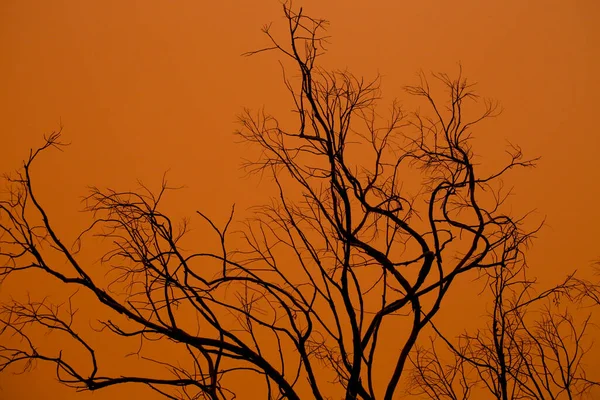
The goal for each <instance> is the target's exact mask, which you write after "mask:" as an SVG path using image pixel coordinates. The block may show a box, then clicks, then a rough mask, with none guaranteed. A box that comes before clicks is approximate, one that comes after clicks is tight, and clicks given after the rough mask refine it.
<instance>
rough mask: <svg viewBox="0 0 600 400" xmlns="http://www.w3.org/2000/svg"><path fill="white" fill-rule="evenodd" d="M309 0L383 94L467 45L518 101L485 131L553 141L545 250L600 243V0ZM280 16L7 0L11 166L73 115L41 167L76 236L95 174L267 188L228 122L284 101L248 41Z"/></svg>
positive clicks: (195, 204)
mask: <svg viewBox="0 0 600 400" xmlns="http://www.w3.org/2000/svg"><path fill="white" fill-rule="evenodd" d="M295 4H296V5H303V6H304V9H305V11H306V12H308V13H309V14H312V15H314V16H318V17H323V18H326V19H328V20H330V21H331V29H330V33H331V35H332V39H331V44H330V46H329V49H330V52H329V55H328V56H327V59H326V62H327V65H329V66H334V67H338V68H349V69H350V70H352V71H354V72H355V73H357V74H361V75H365V76H368V77H373V76H375V74H377V73H379V74H381V76H382V79H383V80H382V89H383V95H384V100H386V101H389V100H391V99H393V98H395V97H397V98H398V99H399V100H400V101H404V100H405V99H406V95H404V94H403V92H402V91H401V88H402V86H403V85H406V84H413V83H415V82H416V73H417V72H418V71H419V70H420V69H422V70H424V71H436V72H437V71H442V72H447V73H449V74H454V73H455V72H456V71H457V65H458V63H459V62H460V63H461V64H462V66H463V70H464V73H465V75H466V76H468V77H469V79H471V80H473V81H477V82H479V92H480V93H482V94H483V95H485V96H487V97H493V98H495V99H497V100H499V101H500V102H501V103H502V105H503V107H504V112H503V114H502V115H501V116H500V117H499V118H497V119H495V120H493V121H491V122H487V123H486V125H485V129H486V131H485V132H481V134H482V135H485V137H486V138H487V137H489V141H488V142H487V143H486V145H487V147H488V148H490V149H496V148H497V146H502V145H504V144H505V142H506V141H507V140H508V141H511V142H515V143H518V144H519V145H521V146H522V148H523V150H524V152H525V153H526V154H528V155H531V156H541V157H542V160H541V162H540V164H539V167H538V168H537V169H535V170H530V171H527V172H522V173H521V172H520V173H517V174H514V175H513V176H512V177H513V178H514V181H513V182H512V183H514V185H515V193H516V197H514V198H513V200H512V201H513V205H514V207H515V210H519V211H522V210H527V209H532V208H535V209H536V210H537V214H536V215H537V216H538V217H539V218H540V219H541V218H543V217H544V216H545V217H546V220H547V227H546V228H545V229H544V230H543V231H542V232H541V233H540V234H539V235H538V237H539V239H538V240H537V241H536V243H535V246H534V247H533V249H532V250H531V251H530V253H529V257H530V264H531V265H532V267H533V268H534V269H535V270H536V271H539V273H540V274H541V276H542V278H543V279H550V278H551V277H554V276H561V275H563V274H564V273H566V272H567V271H570V270H572V269H574V268H586V267H587V266H589V265H590V262H591V261H592V260H594V259H597V258H598V257H600V247H599V246H598V238H600V208H599V207H597V204H598V198H599V194H600V185H598V182H600V161H599V160H600V158H598V157H597V153H598V150H599V149H600V132H599V131H598V124H597V122H596V119H597V115H598V112H597V109H598V106H599V105H600V101H599V96H600V80H599V78H598V73H597V71H600V52H599V51H598V49H600V30H599V29H598V28H597V21H599V20H600V3H599V2H597V1H594V0H587V1H584V0H571V1H550V0H529V1H522V0H505V1H480V0H464V1H454V2H450V1H441V0H438V1H433V0H430V1H405V0H379V1H373V2H365V1H349V0H346V1H329V0H328V1H320V2H319V1H302V2H300V1H296V3H295ZM270 21H274V22H276V23H277V22H280V23H281V22H282V19H281V8H280V5H279V2H278V1H275V0H273V1H271V0H269V1H265V0H259V1H241V0H235V1H234V0H224V1H221V2H207V1H199V0H197V1H123V0H114V1H75V0H71V1H58V0H57V1H52V2H49V1H27V0H3V1H1V2H0V54H2V61H1V62H0V80H1V82H2V85H1V90H0V121H2V125H3V126H2V129H1V131H0V143H1V146H0V171H3V172H4V171H10V170H13V169H15V168H16V167H18V166H19V162H20V160H22V159H23V158H24V157H25V156H26V155H27V152H28V149H29V148H31V147H35V146H37V145H39V144H40V143H41V138H42V135H43V134H44V133H46V132H49V131H51V130H54V129H56V128H57V127H58V126H59V124H60V123H61V122H62V124H63V125H64V135H65V138H66V139H67V140H68V141H70V142H71V143H72V145H71V146H70V147H69V148H68V149H67V150H66V151H65V152H64V153H59V152H53V153H51V154H47V155H46V156H45V157H44V159H43V161H42V163H41V164H40V165H43V167H40V168H38V169H37V170H36V174H37V175H36V178H37V179H38V181H39V186H40V190H41V193H42V198H43V200H44V201H45V202H46V204H47V206H48V209H49V210H50V212H51V213H52V215H53V216H54V217H55V218H56V219H59V220H64V221H66V222H65V223H64V224H62V225H61V233H63V234H64V235H66V236H69V235H72V234H74V232H75V231H76V229H79V228H81V226H82V223H83V222H82V221H83V220H82V217H81V215H80V214H79V213H78V212H77V211H78V210H80V209H81V203H80V197H81V196H82V195H84V194H85V193H86V186H88V185H97V186H101V187H102V186H111V187H117V188H121V189H127V188H134V187H136V185H137V184H136V179H141V180H142V181H144V182H146V183H149V184H150V185H156V184H158V183H159V182H160V178H161V176H162V174H163V172H164V171H166V170H170V172H169V177H170V180H171V181H172V182H173V183H175V184H185V185H186V187H187V189H185V192H182V193H178V194H177V196H176V198H175V200H174V201H175V203H174V204H175V205H176V206H177V209H176V211H177V212H181V214H182V215H191V214H192V213H193V212H194V210H196V209H202V210H204V211H206V212H208V213H210V214H211V215H214V216H216V217H217V218H222V217H224V216H225V215H226V214H227V212H228V211H229V206H230V204H231V203H233V202H236V203H237V204H238V207H239V208H240V209H244V208H246V207H248V206H251V205H253V204H256V203H260V202H261V201H263V200H264V197H265V196H264V195H261V194H259V193H260V192H259V191H258V190H257V188H260V185H264V184H265V183H260V184H259V182H258V181H257V180H256V179H242V177H243V173H242V171H240V169H239V166H240V160H241V157H242V156H243V155H244V151H245V148H244V146H241V145H239V144H236V143H235V138H234V136H233V135H232V132H233V131H234V129H236V125H235V120H236V114H238V113H239V112H240V111H241V110H242V109H243V107H250V108H254V109H256V108H260V107H262V106H265V107H266V108H267V110H271V111H274V112H286V111H287V109H286V108H285V107H282V105H281V102H280V101H279V99H280V98H281V97H282V96H285V90H284V88H283V87H282V85H281V81H280V70H279V65H278V63H277V57H276V56H274V55H272V56H269V55H265V56H259V57H252V58H245V57H241V54H242V53H243V52H245V51H248V50H252V49H255V48H258V47H261V45H264V44H265V43H266V42H265V38H264V37H263V36H262V35H261V33H260V28H261V26H262V25H263V24H265V23H268V22H270ZM594 71H596V72H594ZM406 101H409V100H406ZM593 368H595V369H596V371H598V370H600V365H599V364H595V365H594V367H593ZM25 384H26V386H25ZM0 387H2V392H0V397H1V398H7V399H37V398H46V399H53V398H54V399H59V398H60V399H71V398H81V399H86V398H92V396H91V395H90V394H83V395H75V394H74V393H73V392H72V391H68V390H65V389H64V388H62V387H60V386H58V385H56V384H55V383H54V382H53V378H52V376H49V374H48V370H45V374H40V373H31V374H26V375H22V376H18V377H13V376H12V375H7V374H3V375H0ZM50 392H51V393H53V395H48V393H50ZM132 393H135V390H134V389H130V390H126V389H125V390H123V389H118V390H112V391H107V392H100V393H96V394H94V396H93V398H94V399H96V400H99V399H109V398H112V399H117V398H129V397H128V395H131V394H132Z"/></svg>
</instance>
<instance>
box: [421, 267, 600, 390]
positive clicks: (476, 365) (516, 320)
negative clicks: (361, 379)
mask: <svg viewBox="0 0 600 400" xmlns="http://www.w3.org/2000/svg"><path fill="white" fill-rule="evenodd" d="M525 272H526V267H525V266H524V265H522V266H521V268H514V269H507V268H494V269H491V270H488V271H486V273H487V278H488V285H487V292H488V293H489V294H491V296H492V298H493V302H492V307H491V309H490V310H489V314H488V319H487V324H486V326H485V328H482V329H478V330H477V331H475V333H468V332H465V333H463V334H461V335H460V336H459V337H458V338H457V340H456V341H451V340H449V339H447V338H446V337H445V336H444V335H443V334H442V333H441V332H440V331H439V330H438V329H437V328H435V327H434V329H435V331H436V333H437V335H438V337H439V338H441V339H442V341H443V342H444V344H445V346H444V347H445V350H447V351H446V352H445V353H446V356H445V357H444V356H440V352H439V349H438V350H436V349H435V346H433V345H432V346H431V347H429V348H420V351H418V352H416V354H415V356H414V358H413V360H412V361H413V367H414V369H413V371H412V378H413V379H412V388H411V389H412V390H411V392H412V393H414V394H421V395H426V397H429V398H431V399H468V398H469V394H470V393H472V392H473V391H474V390H475V388H476V387H480V388H481V387H482V388H485V389H486V390H487V391H488V392H489V394H490V395H492V396H493V398H496V399H502V400H507V399H562V398H565V399H574V398H582V397H583V396H584V395H586V394H589V393H590V391H591V389H592V388H593V387H594V386H598V385H600V383H599V382H597V381H593V380H590V379H588V378H587V376H586V371H585V363H584V358H585V355H586V354H587V352H588V351H589V349H590V347H591V342H590V341H589V340H587V341H586V340H585V335H586V333H587V331H588V330H589V328H590V318H591V314H590V313H587V315H585V316H584V317H580V318H575V316H574V314H573V313H572V312H571V308H572V307H575V306H578V305H581V301H582V300H583V299H584V298H585V296H586V295H585V293H586V288H593V289H595V290H597V288H596V287H595V285H594V284H593V283H591V282H589V281H585V280H582V279H578V278H575V276H574V275H570V276H568V277H567V278H566V279H565V280H564V281H563V282H561V283H560V284H558V285H556V286H554V287H552V288H550V289H548V290H545V291H542V292H541V293H535V291H534V289H535V281H534V280H532V279H528V278H527V277H526V273H525ZM569 306H570V307H571V308H570V307H569ZM577 314H579V315H581V314H582V312H581V310H579V312H578V313H577ZM444 360H449V362H448V361H444ZM457 377H458V378H457ZM438 388H441V389H438ZM456 393H461V394H462V396H457V395H456Z"/></svg>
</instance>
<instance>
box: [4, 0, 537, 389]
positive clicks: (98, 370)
mask: <svg viewBox="0 0 600 400" xmlns="http://www.w3.org/2000/svg"><path fill="white" fill-rule="evenodd" d="M283 12H284V15H285V20H286V21H287V33H288V36H287V37H286V38H285V39H279V38H278V37H277V35H274V34H272V30H271V27H270V26H266V27H265V28H264V33H265V34H266V36H267V38H268V39H269V40H270V44H269V45H268V46H266V47H264V48H262V49H259V50H257V51H253V52H250V53H248V55H254V54H257V53H265V52H275V53H276V54H278V55H279V56H281V57H282V58H283V61H282V68H283V72H284V78H283V81H284V84H285V85H286V87H287V89H288V90H289V93H290V97H291V99H292V100H293V102H294V104H295V109H294V116H295V120H296V122H295V124H294V125H293V127H291V128H290V127H284V125H286V124H285V123H284V122H283V120H281V119H277V118H276V117H274V116H272V115H269V114H267V113H266V112H265V111H261V112H252V111H250V110H247V111H245V112H244V114H243V115H241V116H240V124H241V125H240V126H241V128H240V130H239V132H237V134H238V135H239V138H241V140H242V141H244V142H246V143H252V144H254V146H255V148H257V149H259V150H260V155H259V156H258V157H257V158H256V159H253V160H251V161H248V162H247V163H246V165H245V166H246V168H247V169H248V171H250V172H253V173H260V174H264V175H265V176H268V177H269V178H270V179H271V180H272V182H273V185H274V187H275V188H276V189H277V191H278V196H277V197H276V198H273V200H272V202H271V203H270V204H268V205H264V206H262V207H260V208H257V209H256V213H255V214H254V215H255V217H254V218H252V219H250V220H249V221H247V223H246V224H245V228H244V229H243V230H242V231H241V235H242V238H243V241H242V242H241V243H237V242H236V243H237V244H236V245H235V246H232V245H231V244H230V243H231V240H230V238H231V236H232V233H231V232H230V231H231V228H230V226H231V222H232V221H233V217H234V213H233V210H232V213H231V216H230V218H229V220H228V221H227V223H226V224H224V225H223V226H221V225H220V224H218V223H216V222H215V221H213V220H212V219H211V218H209V217H208V216H207V215H206V214H204V213H201V212H198V213H197V214H198V217H199V218H200V219H201V220H202V221H204V222H205V223H207V224H208V226H209V227H210V229H212V232H213V233H214V235H215V236H214V237H215V238H216V239H217V240H218V242H219V243H220V246H219V247H220V248H219V249H218V250H217V251H215V250H214V249H213V248H211V247H210V246H209V245H206V248H201V249H199V250H196V251H191V250H188V249H187V246H186V247H184V246H183V245H182V241H183V240H184V238H185V237H187V236H188V230H189V228H188V224H187V222H183V223H175V222H173V221H172V220H171V219H170V218H169V216H168V215H167V214H166V213H165V212H164V211H163V210H162V208H161V200H162V199H163V196H164V195H165V193H166V192H167V191H168V190H169V189H170V187H169V186H168V185H167V183H166V182H164V181H163V184H162V186H161V189H160V190H159V191H158V193H155V192H152V191H151V190H149V189H147V188H145V187H144V188H142V189H141V190H139V191H131V192H129V191H127V192H122V191H115V190H110V189H106V190H101V189H98V188H93V189H92V190H91V193H90V194H89V196H88V197H87V198H86V200H85V204H86V206H85V209H86V210H87V211H88V212H89V213H90V215H91V216H92V217H93V223H92V224H91V225H90V226H89V227H88V228H87V229H85V230H84V231H83V232H82V233H81V235H80V236H78V237H77V239H76V240H75V243H74V245H73V246H71V245H67V244H66V242H65V239H64V238H61V237H60V235H59V233H58V230H57V228H56V222H55V221H54V220H53V219H52V216H51V215H48V213H47V212H46V211H45V208H44V206H43V204H41V202H40V201H39V200H38V196H37V191H36V186H35V184H34V179H33V177H32V173H31V170H32V166H33V165H34V164H35V163H36V162H37V160H38V157H39V156H40V154H41V153H43V152H45V151H48V150H50V149H51V148H60V147H62V146H63V145H64V143H63V142H62V141H61V132H60V131H58V132H55V133H52V134H51V135H49V136H48V137H47V138H46V141H45V144H44V145H43V146H42V147H40V148H39V149H37V150H35V151H32V152H31V153H30V155H29V157H28V158H27V159H26V160H25V162H24V165H23V168H22V169H21V170H20V171H19V172H17V173H16V174H15V175H13V176H10V177H7V185H8V187H9V191H8V192H7V193H8V194H7V195H6V196H5V197H4V198H3V200H2V202H1V203H0V232H1V241H0V256H1V257H2V261H1V262H2V264H1V266H0V276H1V277H2V279H3V280H6V279H8V278H10V277H11V276H13V275H21V274H23V275H25V274H35V273H38V274H39V273H41V274H43V276H45V277H46V278H47V279H52V281H53V282H57V284H60V285H61V286H60V287H61V291H62V292H63V293H73V296H71V297H69V299H68V301H66V302H64V303H61V304H55V303H53V302H51V300H50V298H46V297H44V298H40V299H28V300H27V301H20V300H14V301H12V302H10V303H6V304H4V306H3V308H2V314H1V316H0V320H1V325H0V326H1V329H2V335H3V337H8V336H11V337H12V338H13V340H12V342H17V344H15V345H14V346H13V345H3V346H0V369H2V370H5V369H7V368H8V367H12V366H14V367H17V366H18V365H21V366H25V368H26V369H27V368H29V367H31V366H32V365H34V364H35V363H36V362H47V363H51V364H53V365H54V366H55V367H56V376H57V378H58V380H59V381H60V382H62V383H64V384H66V385H69V386H72V387H74V388H78V389H81V390H99V389H102V388H105V387H109V386H114V385H120V384H126V383H138V384H143V385H147V386H148V387H149V388H151V389H153V390H155V391H156V392H159V393H161V394H163V395H164V396H165V397H167V398H173V399H179V398H207V399H224V398H233V397H234V396H235V393H234V391H235V387H236V386H235V379H236V377H238V376H240V374H246V375H252V374H253V375H256V376H258V377H260V379H261V381H262V382H264V385H263V386H262V387H258V386H257V388H254V389H253V390H256V391H258V393H260V395H261V396H264V397H265V398H269V399H271V398H287V399H300V398H303V399H304V398H314V399H326V398H331V396H338V397H339V396H342V397H344V398H345V399H357V398H360V399H375V398H383V399H388V400H391V399H392V398H394V396H395V394H397V393H398V392H399V382H400V379H401V377H402V376H403V374H404V373H405V372H406V370H407V367H410V365H411V364H410V362H409V356H410V354H411V351H413V349H414V347H415V344H416V342H417V338H418V337H419V335H420V334H421V332H422V331H423V329H424V328H425V327H426V326H427V325H428V324H430V322H432V320H433V318H434V316H435V315H436V314H437V313H438V311H439V310H440V308H441V306H442V303H443V301H444V299H445V298H446V295H447V294H448V292H449V289H450V287H451V286H452V285H453V283H454V282H456V281H458V278H459V276H461V275H463V274H467V275H469V276H477V275H478V274H484V273H485V271H512V270H514V269H517V270H518V268H520V266H521V265H522V262H523V257H524V255H523V251H524V248H525V245H526V244H527V243H528V241H529V240H530V239H531V237H532V235H533V234H534V233H535V231H536V229H531V230H528V229H526V228H525V222H524V221H525V219H524V217H522V216H513V215H510V213H508V212H506V208H507V207H504V203H505V200H506V198H507V195H508V192H507V191H505V190H504V186H503V184H502V178H503V177H504V176H505V175H506V174H507V172H508V171H509V170H511V169H513V168H517V167H531V166H533V165H534V162H535V160H527V159H524V158H523V156H522V154H521V151H520V149H519V148H518V147H516V146H510V147H509V148H508V151H507V154H508V158H507V160H506V162H505V164H504V165H502V166H500V167H499V168H497V169H496V170H494V171H492V169H491V166H486V165H478V164H476V163H475V162H474V161H473V159H474V154H475V153H474V150H473V148H474V147H475V145H476V140H475V138H474V136H473V127H474V126H476V125H477V126H479V124H480V123H481V122H482V121H483V120H485V119H487V118H490V117H493V116H496V115H497V114H498V107H497V105H496V103H494V102H492V101H488V100H486V99H481V98H480V97H479V96H478V95H477V94H476V93H475V92H474V87H473V85H472V84H469V83H468V82H467V80H466V79H464V78H463V77H462V75H461V73H459V75H458V77H457V78H451V77H449V76H448V75H445V74H435V75H433V80H432V82H431V84H430V82H429V80H428V78H427V76H426V75H425V74H421V75H420V83H419V84H418V85H416V86H408V87H406V92H407V93H408V94H409V95H412V96H416V97H417V98H418V99H421V100H422V102H423V110H421V111H417V112H413V113H408V112H405V111H404V110H403V109H402V108H401V107H400V106H399V105H398V104H397V103H394V104H393V105H392V106H391V109H390V111H389V114H388V115H387V117H382V116H380V114H381V112H380V111H381V110H380V108H381V107H380V105H379V96H380V92H379V80H378V79H375V80H372V81H369V80H365V79H363V78H360V77H356V76H354V75H352V74H351V73H350V72H348V71H345V70H328V69H324V68H322V67H321V66H320V65H319V63H318V61H319V59H320V57H321V56H322V55H323V54H324V53H325V49H324V45H325V43H326V40H327V36H326V27H327V22H326V21H324V20H320V19H315V18H311V17H309V16H307V15H305V14H304V13H303V11H302V9H301V8H300V9H299V10H295V9H293V8H292V7H291V4H289V3H286V4H284V6H283ZM292 71H293V72H292ZM438 86H439V87H442V88H443V89H444V90H445V92H446V93H447V95H446V98H445V100H444V99H440V98H439V96H438V95H436V94H435V90H434V89H435V88H436V87H438ZM478 108H479V111H477V110H478ZM476 113H478V114H476ZM489 171H492V172H489ZM93 237H100V238H101V239H103V243H104V244H110V246H111V247H110V249H109V250H108V251H106V252H105V253H103V254H102V256H101V257H100V258H101V261H102V266H103V270H102V272H103V273H102V274H99V273H98V271H97V270H96V271H94V270H92V268H90V267H89V266H88V265H86V264H85V263H83V262H81V261H80V257H79V250H80V249H82V248H86V247H85V246H86V243H89V242H90V241H91V240H92V239H93ZM202 242H206V240H203V241H200V243H202ZM36 276H39V275H36ZM107 277H108V278H107ZM75 293H76V294H75ZM78 296H88V298H91V299H93V301H94V302H95V303H96V304H98V305H99V306H100V307H101V309H102V310H104V311H103V312H105V313H106V317H105V316H104V314H102V315H99V316H98V318H97V320H95V322H94V324H95V325H94V326H96V329H97V330H99V331H101V332H102V335H105V336H106V339H105V340H107V341H109V340H110V341H118V340H123V341H127V340H130V339H136V341H137V342H136V343H137V344H138V345H137V346H136V350H134V352H135V353H136V354H137V355H138V357H139V359H140V360H141V361H140V362H142V361H147V362H152V363H155V364H158V365H160V366H162V367H165V368H163V369H161V370H160V371H158V372H156V373H155V372H154V370H152V372H148V373H147V374H146V373H145V371H150V370H145V369H144V368H141V367H137V368H135V369H133V370H131V371H129V372H128V373H122V374H116V375H111V374H110V372H111V371H110V370H109V369H107V368H105V367H104V366H103V365H102V362H101V360H100V358H101V357H99V355H98V353H97V351H96V350H95V346H94V344H93V343H92V341H90V340H89V339H88V335H89V334H91V333H90V332H88V331H89V329H88V330H86V329H84V328H82V327H81V326H79V325H78V324H77V323H76V318H75V314H76V312H77V309H78V308H79V307H78V305H77V304H78V303H77V301H78V300H77V299H78V298H79V297H78ZM40 330H44V331H46V332H55V333H60V334H61V336H60V338H61V339H60V340H61V342H60V346H61V348H62V349H64V351H59V350H56V351H53V350H44V348H42V347H40V346H38V345H37V344H36V337H37V336H36V334H35V332H40ZM16 339H18V340H16ZM67 340H69V341H70V342H71V344H69V345H68V346H67V345H66V344H64V345H63V343H66V341H67ZM12 342H11V343H12ZM127 343H129V342H127ZM156 343H159V344H161V345H163V346H166V347H165V348H168V349H170V350H167V351H162V352H161V353H160V355H159V356H157V355H156V353H153V352H151V351H149V350H148V349H149V348H151V347H152V346H154V345H155V344H156ZM67 349H71V350H73V353H72V354H71V353H70V352H69V351H68V350H67ZM74 349H77V350H74ZM83 354H85V356H83ZM332 382H333V384H332ZM238 395H240V393H238ZM252 396H253V397H257V395H256V393H255V392H253V394H252Z"/></svg>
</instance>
